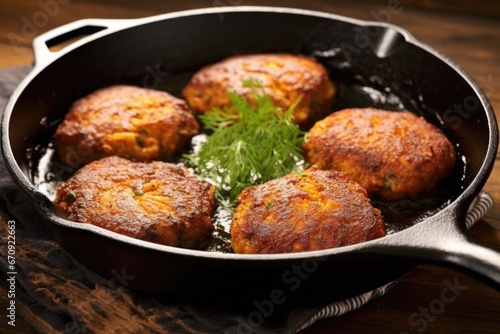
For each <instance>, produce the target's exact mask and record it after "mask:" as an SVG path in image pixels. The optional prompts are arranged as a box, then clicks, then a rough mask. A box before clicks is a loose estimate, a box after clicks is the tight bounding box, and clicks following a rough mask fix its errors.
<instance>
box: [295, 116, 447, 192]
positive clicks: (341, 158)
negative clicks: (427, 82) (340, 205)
mask: <svg viewBox="0 0 500 334" xmlns="http://www.w3.org/2000/svg"><path fill="white" fill-rule="evenodd" d="M303 148H304V154H305V157H306V160H307V161H308V162H310V163H311V164H314V165H316V166H317V167H318V168H320V169H334V170H339V171H342V172H345V173H346V174H347V175H348V176H349V177H350V178H352V179H353V180H355V181H357V182H359V183H360V184H361V185H362V186H363V187H365V188H366V189H367V191H368V194H369V196H371V197H376V198H380V199H383V200H399V199H403V198H413V199H415V198H418V197H419V196H421V195H422V194H423V193H425V192H428V191H430V190H432V189H433V188H434V187H435V186H436V185H437V183H438V182H439V181H440V180H442V179H443V178H445V177H446V176H448V175H450V174H451V173H452V171H453V169H454V166H455V161H456V154H455V149H454V147H453V145H452V143H451V142H450V141H449V140H448V139H447V138H446V136H445V135H444V134H443V133H442V132H441V131H440V130H439V129H438V128H437V127H435V126H433V125H432V124H430V123H428V122H427V121H426V120H425V119H424V118H422V117H418V116H416V115H414V114H412V113H410V112H394V111H386V110H378V109H372V108H367V109H346V110H342V111H339V112H335V113H333V114H332V115H330V116H328V117H326V118H325V119H323V120H321V121H319V122H317V123H316V124H315V125H314V126H313V127H312V128H311V130H310V132H309V133H308V134H307V136H306V139H305V142H304V145H303Z"/></svg>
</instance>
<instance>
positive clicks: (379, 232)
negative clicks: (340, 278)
mask: <svg viewBox="0 0 500 334" xmlns="http://www.w3.org/2000/svg"><path fill="white" fill-rule="evenodd" d="M238 202H239V204H238V207H237V208H236V212H235V215H234V219H233V221H232V223H231V236H232V241H231V243H232V247H233V250H234V251H235V252H236V253H248V254H254V253H288V252H301V251H310V250H318V249H326V248H333V247H339V246H343V245H351V244H355V243H359V242H363V241H367V240H371V239H375V238H379V237H382V236H384V235H385V229H384V225H383V221H382V218H381V213H380V211H379V210H378V209H375V208H373V207H372V205H371V204H370V200H369V199H368V197H367V196H366V191H365V189H363V188H362V187H361V186H360V185H359V184H357V183H356V182H354V181H352V180H350V179H349V178H348V177H347V176H346V175H345V174H343V173H340V172H336V171H321V170H316V169H315V168H312V169H308V170H306V171H305V172H303V173H302V174H297V173H292V174H289V175H286V176H284V177H282V178H279V179H275V180H272V181H269V182H267V183H264V184H261V185H257V186H253V187H250V188H247V189H245V190H244V191H243V192H242V193H241V195H240V196H239V198H238Z"/></svg>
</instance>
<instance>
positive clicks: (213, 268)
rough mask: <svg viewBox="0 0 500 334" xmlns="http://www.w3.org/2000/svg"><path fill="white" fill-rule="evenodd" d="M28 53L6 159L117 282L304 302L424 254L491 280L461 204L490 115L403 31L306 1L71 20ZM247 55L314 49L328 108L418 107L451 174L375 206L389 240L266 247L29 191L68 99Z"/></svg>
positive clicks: (475, 91)
mask: <svg viewBox="0 0 500 334" xmlns="http://www.w3.org/2000/svg"><path fill="white" fill-rule="evenodd" d="M83 33H92V34H93V35H91V36H90V37H87V38H85V39H83V40H81V41H78V42H76V43H74V44H72V45H70V46H69V47H67V48H65V49H63V50H62V51H59V52H57V53H52V52H50V51H48V49H47V47H48V46H51V45H54V44H57V43H59V42H60V41H63V40H66V39H68V38H70V37H74V36H75V35H79V34H83ZM34 49H35V56H36V59H37V64H36V66H35V68H34V69H33V71H32V72H31V73H30V74H29V75H28V76H27V78H26V79H25V80H24V81H23V82H22V83H21V84H20V86H19V87H18V88H17V89H16V91H15V92H14V94H13V96H12V97H11V99H10V101H9V103H8V104H7V107H6V109H5V112H4V115H3V120H2V145H3V153H4V157H5V161H6V164H7V167H8V169H9V171H10V172H11V174H12V175H13V177H14V179H15V180H16V182H17V183H18V184H19V186H20V187H21V188H22V189H23V190H25V191H26V193H27V194H28V195H29V196H30V197H31V198H32V199H33V201H34V203H35V204H36V206H37V208H38V209H39V213H40V214H41V215H42V217H44V219H45V220H46V221H47V223H48V225H49V226H50V227H51V229H52V230H53V232H54V235H55V236H56V237H57V239H58V240H59V242H60V243H61V245H63V246H64V247H65V248H66V249H67V250H68V251H69V252H70V253H71V254H72V255H73V256H74V257H75V258H77V259H78V260H80V261H81V262H82V263H84V264H85V265H87V266H88V267H89V268H91V269H92V270H94V271H96V272H97V273H99V274H101V275H103V276H104V277H110V276H111V273H112V272H113V271H116V270H118V271H119V272H120V271H121V272H123V273H124V276H123V277H124V278H126V279H124V281H123V282H122V283H123V284H124V285H125V286H127V287H128V288H132V289H137V290H140V291H144V292H149V293H154V294H166V295H168V296H169V297H175V296H177V297H179V298H182V299H183V300H185V299H192V300H194V301H198V302H204V301H209V302H210V303H214V302H222V303H236V302H237V301H241V300H243V301H254V300H257V301H270V302H271V303H274V304H282V303H289V304H294V303H295V302H299V303H300V304H301V305H308V304H317V303H320V302H331V301H334V300H340V299H344V298H347V297H352V296H355V295H359V294H361V293H364V292H367V291H370V290H373V289H374V288H377V287H379V286H382V285H384V284H386V283H388V282H391V281H393V280H394V279H397V278H399V277H401V276H402V275H404V274H405V273H406V272H408V271H409V270H411V269H412V268H414V266H415V265H416V264H417V263H418V262H419V261H421V260H427V261H437V262H440V263H444V264H448V265H455V266H459V267H461V268H464V269H466V270H469V271H471V272H474V273H478V274H480V275H481V276H483V277H484V278H485V279H487V280H488V281H490V282H493V283H495V284H499V283H500V255H499V254H498V253H496V252H494V251H492V250H489V249H486V248H483V247H481V246H478V245H477V244H475V243H473V242H472V241H470V240H469V239H468V237H467V236H466V235H465V233H464V231H465V214H466V210H467V207H468V206H469V204H470V202H471V201H472V200H473V199H474V197H475V196H476V195H477V194H478V193H479V191H480V190H481V188H482V186H483V185H484V183H485V182H486V179H487V177H488V175H489V173H490V171H491V168H492V166H493V162H494V158H495V154H496V151H497V144H498V143H497V126H496V121H495V117H494V113H493V111H492V109H491V106H490V104H489V102H488V101H487V99H486V97H485V95H484V93H483V92H482V91H481V90H480V89H479V88H478V86H477V85H476V84H475V83H474V81H473V80H472V79H471V78H470V77H469V76H468V75H467V74H465V73H464V72H463V71H462V70H461V69H459V68H458V67H457V66H456V65H454V64H453V63H452V62H451V61H450V60H449V59H447V58H446V57H444V56H442V55H440V54H438V53H437V52H436V51H434V50H432V49H430V48H429V47H427V46H425V45H422V44H421V43H419V42H418V41H416V40H415V39H414V38H413V37H412V36H411V35H410V34H408V33H407V32H406V31H404V30H402V29H400V28H398V27H394V26H391V25H387V24H381V23H373V22H363V21H358V20H353V19H348V18H343V17H338V16H334V15H329V14H323V13H317V12H310V11H304V10H293V9H283V8H262V7H238V8H230V9H215V10H214V9H210V10H195V11H187V12H180V13H173V14H167V15H162V16H158V17H152V18H145V19H139V20H82V21H77V22H74V23H72V24H69V25H66V26H63V27H60V28H58V29H55V30H53V31H50V32H48V33H46V34H44V35H42V36H40V37H38V38H37V39H36V40H35V42H34ZM257 52H259V53H262V52H290V53H297V54H305V55H311V56H314V57H316V58H317V59H318V60H319V61H320V62H322V63H323V64H324V65H325V66H326V67H327V68H328V69H329V71H330V74H331V77H332V79H333V80H334V81H335V82H336V83H337V84H338V86H339V99H338V101H337V104H336V108H342V107H347V106H367V105H373V106H377V107H387V108H390V109H407V110H410V111H412V112H414V113H417V114H419V115H422V116H424V117H425V118H426V119H427V120H428V121H429V122H431V123H433V124H435V125H437V126H439V127H440V128H441V129H442V130H443V131H444V132H445V133H446V135H447V136H448V137H449V138H450V140H452V141H453V142H454V143H455V144H456V147H457V150H458V152H459V158H460V161H461V163H460V164H459V166H458V167H457V170H456V172H455V174H454V175H453V176H452V177H451V179H450V180H447V182H446V183H444V184H443V185H442V187H441V188H440V189H438V192H437V193H435V194H433V195H432V196H431V197H430V198H431V200H430V201H427V202H425V201H424V202H423V203H424V207H423V209H422V211H418V212H417V213H415V211H414V210H410V213H409V214H408V215H407V214H405V211H404V210H402V209H403V208H407V206H406V204H405V203H404V202H400V203H394V204H393V207H392V208H391V207H388V208H386V209H385V213H386V215H390V214H393V219H392V220H393V221H394V224H393V226H395V228H394V233H392V234H391V235H388V236H386V237H384V238H382V239H379V240H374V241H370V242H366V243H362V244H358V245H352V246H347V247H342V248H337V249H331V250H323V251H315V252H307V253H295V254H277V255H238V254H228V253H218V252H207V251H193V250H186V249H179V248H173V247H168V246H162V245H156V244H151V243H147V242H143V241H140V240H135V239H132V238H129V237H125V236H122V235H118V234H115V233H112V232H109V231H106V230H103V229H100V228H97V227H94V226H91V225H85V224H77V223H73V222H70V221H68V220H66V219H64V218H63V217H62V216H61V215H60V214H59V213H58V212H56V210H55V209H54V206H53V205H52V203H51V201H50V200H49V199H48V197H47V196H46V195H45V193H44V192H42V191H40V190H39V189H38V188H37V187H36V186H35V184H36V182H35V178H36V175H35V174H36V171H37V168H38V162H39V159H40V158H41V157H42V156H43V153H44V152H45V150H44V149H45V148H46V147H47V145H48V143H49V142H50V139H51V136H52V133H53V131H54V130H55V127H56V126H57V124H58V122H59V121H60V120H61V119H62V118H63V117H64V114H65V112H66V111H67V110H68V108H69V106H70V105H71V103H72V102H73V101H74V100H76V99H77V98H79V97H81V96H83V95H86V94H88V93H90V92H91V91H93V90H95V89H97V88H100V87H104V86H107V85H111V84H116V83H134V84H138V85H141V86H145V87H149V88H158V89H168V87H179V81H177V80H180V81H181V82H182V80H185V74H186V73H190V72H192V71H194V70H196V69H198V68H200V67H201V66H203V65H207V64H210V63H213V62H216V61H218V60H220V59H222V58H224V57H227V56H229V55H233V54H247V53H257ZM176 82H177V83H176ZM455 105H458V106H459V107H460V108H458V109H457V108H454V106H455ZM80 153H82V152H80ZM75 157H76V160H77V159H78V155H76V156H75ZM75 162H77V161H75ZM49 166H50V168H52V170H55V171H56V176H57V177H66V176H67V175H68V174H70V173H71V172H73V171H74V169H75V167H74V166H63V165H61V164H59V163H57V162H56V161H50V162H49ZM433 196H435V197H433ZM427 199H429V198H427ZM421 208H422V207H421ZM417 222H418V223H417ZM398 223H399V225H398ZM398 226H399V227H398Z"/></svg>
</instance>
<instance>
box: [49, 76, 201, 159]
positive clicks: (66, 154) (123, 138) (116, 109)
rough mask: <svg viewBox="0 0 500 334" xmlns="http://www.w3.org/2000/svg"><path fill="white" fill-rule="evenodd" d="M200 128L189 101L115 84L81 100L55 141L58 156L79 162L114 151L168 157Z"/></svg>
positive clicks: (138, 156)
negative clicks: (188, 104)
mask: <svg viewBox="0 0 500 334" xmlns="http://www.w3.org/2000/svg"><path fill="white" fill-rule="evenodd" d="M198 132H199V125H198V123H197V121H196V119H195V118H194V116H193V115H192V114H191V112H190V110H189V108H188V106H187V104H186V102H185V101H183V100H180V99H178V98H176V97H173V96H171V95H170V94H168V93H166V92H162V91H157V90H152V89H145V88H140V87H135V86H125V85H117V86H110V87H106V88H102V89H99V90H97V91H95V92H93V93H91V94H89V95H87V96H85V97H83V98H81V99H79V100H77V101H76V102H75V103H74V104H73V105H72V107H71V108H70V110H69V112H68V113H67V115H66V117H65V119H64V121H63V122H62V123H61V124H60V125H59V127H58V129H57V131H56V133H55V135H54V139H55V148H56V151H57V153H58V156H59V159H60V160H61V161H62V162H63V163H64V164H66V165H70V166H78V165H81V164H84V163H88V162H90V161H93V160H96V159H99V158H102V157H105V156H112V155H116V156H120V157H123V158H127V159H130V160H134V161H152V160H165V159H168V158H171V157H172V156H174V155H176V154H177V153H179V152H180V151H181V150H182V149H183V148H184V147H185V145H186V144H188V143H189V141H190V139H191V138H192V137H193V136H194V135H196V134H197V133H198Z"/></svg>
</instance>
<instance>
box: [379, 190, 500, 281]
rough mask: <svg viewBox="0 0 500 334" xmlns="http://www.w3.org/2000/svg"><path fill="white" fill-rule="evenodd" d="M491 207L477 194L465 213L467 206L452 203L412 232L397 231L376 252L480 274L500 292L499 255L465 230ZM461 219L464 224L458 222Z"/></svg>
mask: <svg viewBox="0 0 500 334" xmlns="http://www.w3.org/2000/svg"><path fill="white" fill-rule="evenodd" d="M492 205H493V200H492V198H491V196H490V195H489V194H487V193H481V194H480V195H479V199H478V202H477V203H476V204H475V205H473V206H472V209H471V211H470V212H469V213H468V214H467V211H466V209H464V208H467V206H464V205H463V204H459V203H455V205H454V206H451V207H449V208H448V209H449V210H444V211H442V212H441V213H440V214H438V215H437V216H435V217H433V219H430V220H429V221H425V222H422V223H420V224H417V225H416V226H415V229H413V228H412V229H409V230H405V231H402V232H398V233H396V234H395V235H393V237H394V239H392V238H387V241H386V242H384V245H383V246H382V247H381V248H379V249H378V251H382V252H383V253H386V254H389V253H390V254H391V255H399V256H404V257H409V258H414V259H419V260H424V261H427V262H437V263H441V264H447V265H451V266H454V267H458V268H459V269H462V270H465V271H467V272H468V273H469V274H474V275H479V276H480V278H482V279H484V280H485V281H487V282H488V283H489V284H492V285H493V286H494V287H496V288H497V289H499V290H500V252H497V251H495V250H493V249H491V248H488V247H485V246H482V245H480V244H479V243H477V242H476V241H474V240H473V239H472V238H471V237H469V236H468V233H467V230H466V229H467V228H469V227H471V226H472V225H473V224H474V222H475V221H476V220H478V219H479V218H480V217H482V216H483V215H484V213H485V212H486V211H487V210H488V209H489V208H490V207H491V206H492ZM466 215H467V217H466ZM464 220H465V224H460V223H458V222H463V221H464ZM385 247H387V248H386V249H385V250H384V248H385Z"/></svg>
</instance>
